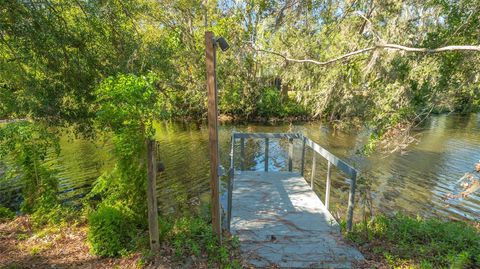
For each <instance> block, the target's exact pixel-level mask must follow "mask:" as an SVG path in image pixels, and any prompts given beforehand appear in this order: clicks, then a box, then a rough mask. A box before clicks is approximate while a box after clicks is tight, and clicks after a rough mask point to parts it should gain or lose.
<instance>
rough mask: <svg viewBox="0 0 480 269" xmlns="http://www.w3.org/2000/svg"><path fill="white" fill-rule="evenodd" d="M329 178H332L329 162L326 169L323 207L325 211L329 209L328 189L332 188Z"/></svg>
mask: <svg viewBox="0 0 480 269" xmlns="http://www.w3.org/2000/svg"><path fill="white" fill-rule="evenodd" d="M331 177H332V163H331V162H330V161H329V162H328V167H327V183H326V187H325V207H326V208H327V210H328V209H329V207H330V188H331V186H332V182H331Z"/></svg>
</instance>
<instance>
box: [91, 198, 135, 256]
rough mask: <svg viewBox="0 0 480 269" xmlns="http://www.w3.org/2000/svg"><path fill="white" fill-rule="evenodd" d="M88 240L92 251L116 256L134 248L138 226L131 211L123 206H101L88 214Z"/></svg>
mask: <svg viewBox="0 0 480 269" xmlns="http://www.w3.org/2000/svg"><path fill="white" fill-rule="evenodd" d="M88 223H89V228H88V241H89V243H90V246H91V251H92V253H94V254H96V255H100V256H105V257H114V256H118V255H122V254H125V253H127V252H128V250H130V249H131V248H132V241H133V238H134V237H135V233H136V227H135V226H134V225H133V221H132V215H131V212H129V210H128V209H127V208H124V207H122V206H116V207H113V206H108V205H105V206H100V207H99V208H98V209H97V210H96V211H94V212H92V213H90V215H89V216H88Z"/></svg>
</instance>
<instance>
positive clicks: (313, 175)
mask: <svg viewBox="0 0 480 269" xmlns="http://www.w3.org/2000/svg"><path fill="white" fill-rule="evenodd" d="M316 170H317V154H316V153H315V151H314V152H313V160H312V176H311V178H310V188H312V190H313V179H314V178H315V172H316Z"/></svg>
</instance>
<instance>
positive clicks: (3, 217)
mask: <svg viewBox="0 0 480 269" xmlns="http://www.w3.org/2000/svg"><path fill="white" fill-rule="evenodd" d="M14 217H15V212H13V211H12V210H11V209H10V208H6V207H3V206H0V222H2V221H7V220H11V219H13V218H14Z"/></svg>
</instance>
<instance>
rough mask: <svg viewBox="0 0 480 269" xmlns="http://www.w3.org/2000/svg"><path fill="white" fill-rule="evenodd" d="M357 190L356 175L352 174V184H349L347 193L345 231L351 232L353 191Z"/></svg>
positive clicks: (353, 203) (353, 204)
mask: <svg viewBox="0 0 480 269" xmlns="http://www.w3.org/2000/svg"><path fill="white" fill-rule="evenodd" d="M356 188H357V174H356V173H355V174H353V176H352V182H351V184H350V192H349V193H348V212H347V215H348V218H347V231H349V232H351V231H352V225H353V207H354V206H355V189H356Z"/></svg>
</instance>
